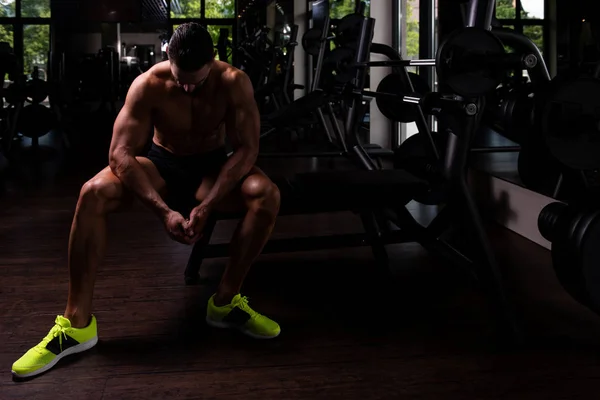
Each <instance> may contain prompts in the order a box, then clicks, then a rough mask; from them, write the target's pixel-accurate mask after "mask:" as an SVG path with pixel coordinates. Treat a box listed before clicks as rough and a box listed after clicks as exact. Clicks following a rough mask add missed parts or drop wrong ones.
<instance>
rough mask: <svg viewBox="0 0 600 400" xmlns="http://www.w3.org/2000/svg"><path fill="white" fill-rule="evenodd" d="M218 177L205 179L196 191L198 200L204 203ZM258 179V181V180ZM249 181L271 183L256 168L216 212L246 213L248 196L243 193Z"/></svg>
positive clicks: (218, 206) (253, 168) (209, 176)
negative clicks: (245, 184) (246, 182)
mask: <svg viewBox="0 0 600 400" xmlns="http://www.w3.org/2000/svg"><path fill="white" fill-rule="evenodd" d="M217 177H218V175H208V176H205V177H203V179H202V183H201V184H200V187H199V188H198V190H197V191H196V200H197V201H198V202H202V201H203V200H204V199H205V198H206V197H207V196H208V194H209V193H210V191H211V190H212V188H213V186H214V184H215V182H216V180H217ZM257 178H258V179H257ZM248 180H258V181H263V180H266V181H268V182H269V183H271V180H270V179H269V177H268V176H267V175H266V174H265V173H264V172H263V171H262V170H261V169H260V168H258V167H256V166H254V167H252V169H251V170H250V172H249V173H248V174H247V175H246V176H245V177H244V178H242V179H241V180H240V181H239V182H238V184H237V185H236V186H235V188H234V189H233V190H232V191H231V192H230V193H229V194H228V195H227V196H226V197H225V198H224V199H223V200H222V201H221V202H219V204H217V206H216V210H217V211H219V212H225V213H235V212H242V211H246V209H247V208H248V206H247V203H246V199H247V195H246V194H245V193H244V192H243V187H244V185H243V184H244V182H245V181H248Z"/></svg>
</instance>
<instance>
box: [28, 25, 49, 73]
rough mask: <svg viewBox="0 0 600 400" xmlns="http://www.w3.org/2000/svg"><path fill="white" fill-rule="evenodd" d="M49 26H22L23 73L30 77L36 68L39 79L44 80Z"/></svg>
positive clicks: (46, 65) (46, 66) (46, 67)
mask: <svg viewBox="0 0 600 400" xmlns="http://www.w3.org/2000/svg"><path fill="white" fill-rule="evenodd" d="M49 51H50V25H25V26H23V73H25V74H26V75H30V74H31V72H33V68H34V67H38V70H39V72H40V75H39V77H40V79H43V80H46V73H47V69H48V52H49Z"/></svg>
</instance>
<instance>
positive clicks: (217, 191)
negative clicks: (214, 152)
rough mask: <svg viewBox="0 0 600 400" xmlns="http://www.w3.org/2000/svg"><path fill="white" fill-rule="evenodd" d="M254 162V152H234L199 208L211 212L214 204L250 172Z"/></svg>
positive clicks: (243, 150)
mask: <svg viewBox="0 0 600 400" xmlns="http://www.w3.org/2000/svg"><path fill="white" fill-rule="evenodd" d="M255 162H256V154H255V152H254V151H252V150H245V149H242V150H238V151H235V152H234V153H233V154H232V155H231V157H229V159H228V160H227V162H226V163H225V164H224V165H223V167H222V168H221V172H220V173H219V176H218V177H217V180H216V181H215V184H214V185H213V187H212V189H211V191H210V192H209V193H208V195H207V196H206V198H205V199H204V200H203V201H202V204H201V206H202V207H204V208H206V209H207V210H208V211H210V210H212V209H213V208H214V206H215V204H218V203H219V202H220V201H221V200H223V198H225V196H227V194H229V193H230V192H231V191H232V190H233V189H234V188H235V187H236V186H237V184H238V183H239V182H240V180H241V179H242V178H243V177H244V176H246V175H247V174H248V173H249V172H250V170H251V169H252V167H253V166H254V163H255Z"/></svg>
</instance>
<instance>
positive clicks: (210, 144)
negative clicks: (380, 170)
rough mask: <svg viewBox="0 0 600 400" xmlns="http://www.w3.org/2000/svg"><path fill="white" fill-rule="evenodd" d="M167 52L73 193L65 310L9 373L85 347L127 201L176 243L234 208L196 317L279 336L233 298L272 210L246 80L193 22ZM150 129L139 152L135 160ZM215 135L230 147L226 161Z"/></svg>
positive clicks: (274, 198) (92, 340)
mask: <svg viewBox="0 0 600 400" xmlns="http://www.w3.org/2000/svg"><path fill="white" fill-rule="evenodd" d="M168 54H169V61H164V62H161V63H159V64H157V65H156V66H154V67H153V68H152V69H150V70H149V71H148V72H146V73H144V74H143V75H141V76H139V77H138V78H137V79H136V80H135V81H134V82H133V84H132V85H131V88H130V89H129V93H128V94H127V99H126V100H125V105H124V107H123V109H122V110H121V112H120V113H119V116H118V117H117V119H116V121H115V125H114V131H113V138H112V143H111V146H110V155H109V161H110V162H109V166H108V167H107V168H105V169H104V170H102V171H100V172H99V173H98V175H96V176H95V177H93V178H92V179H91V180H90V181H88V182H87V183H85V184H84V185H83V187H82V189H81V192H80V195H79V201H78V203H77V208H76V211H75V217H74V219H73V224H72V227H71V235H70V240H69V297H68V301H67V307H66V310H65V313H64V315H63V316H57V318H56V321H55V325H54V327H53V328H52V329H51V330H50V332H49V333H48V335H47V336H46V337H45V338H44V339H43V340H42V341H41V342H40V343H39V344H38V345H37V346H35V347H33V348H31V349H30V350H29V351H28V352H27V353H26V354H25V355H23V357H21V358H20V359H19V360H17V361H16V362H15V363H14V364H13V367H12V371H13V374H14V375H15V376H16V377H19V378H25V377H31V376H34V375H38V374H40V373H42V372H44V371H47V370H48V369H50V368H52V367H53V366H54V365H55V364H56V363H57V362H58V360H59V359H61V358H62V357H64V356H67V355H70V354H73V353H78V352H82V351H85V350H88V349H91V348H92V347H93V346H94V345H95V344H96V343H97V341H98V335H97V324H96V318H95V317H94V315H93V314H92V294H93V289H94V281H95V278H96V269H97V267H98V264H99V263H100V261H101V258H102V256H103V253H104V251H105V247H106V217H107V214H108V213H111V212H114V211H116V210H118V209H120V208H122V207H123V206H124V205H127V203H128V202H129V200H130V199H131V198H132V197H137V198H138V199H139V200H141V201H142V203H143V204H145V205H146V206H147V207H148V208H149V209H150V210H152V211H153V212H154V213H155V214H156V216H158V217H159V219H160V220H161V221H162V222H163V224H164V226H165V228H166V230H167V232H168V234H169V235H170V237H171V238H172V239H174V240H176V241H178V242H181V243H185V244H192V243H194V242H195V241H197V240H198V239H199V238H200V235H201V232H202V229H203V226H204V224H205V223H206V220H207V217H208V216H209V214H210V213H211V212H213V211H234V210H237V211H244V212H245V216H244V218H243V219H242V220H241V222H240V224H239V225H238V228H237V229H236V231H235V233H234V236H233V238H232V242H231V248H232V250H231V257H230V259H229V262H228V264H227V267H226V270H225V272H224V274H223V278H222V280H221V283H220V285H219V287H218V290H217V292H216V293H215V294H214V295H213V296H212V297H211V298H210V299H209V301H208V306H207V312H206V321H207V323H208V324H209V325H211V326H214V327H219V328H237V329H240V330H241V331H242V332H244V333H246V334H248V335H249V336H251V337H254V338H274V337H276V336H278V335H279V332H280V328H279V325H278V324H277V323H276V322H274V321H272V320H271V319H269V318H267V317H265V316H263V315H261V314H259V313H257V312H255V311H254V310H252V309H251V308H250V307H249V305H248V301H247V298H246V297H242V296H241V295H240V290H241V286H242V283H243V281H244V279H245V277H246V274H247V272H248V269H249V268H250V265H251V264H252V262H253V261H254V260H255V258H256V257H257V256H258V255H259V254H260V252H261V251H262V249H263V247H264V245H265V243H266V242H267V240H268V238H269V236H270V234H271V231H272V229H273V226H274V224H275V219H276V216H277V213H278V212H279V191H278V189H277V186H275V185H274V184H273V183H272V182H271V180H269V178H268V177H267V176H265V174H264V173H263V172H262V171H261V170H260V169H258V168H257V167H256V166H254V163H255V161H256V157H257V154H258V144H259V143H258V142H259V129H260V120H259V114H258V109H257V106H256V103H255V101H254V94H253V88H252V85H251V83H250V81H249V79H248V77H247V76H246V75H245V74H244V73H243V72H241V71H239V70H237V69H235V68H233V67H232V66H230V65H229V64H226V63H224V62H220V61H216V60H214V49H213V42H212V39H211V37H210V34H209V33H208V32H207V31H206V30H205V29H204V28H202V27H201V26H200V25H198V24H194V23H189V24H183V25H180V26H179V28H177V30H176V31H175V32H174V33H173V37H172V38H171V41H170V43H169V48H168ZM153 128H154V137H153V143H152V148H151V149H150V151H149V153H148V155H147V157H139V156H137V155H138V154H139V153H140V152H141V151H142V150H143V148H144V146H145V144H146V143H147V139H148V136H149V134H150V132H151V130H152V129H153ZM225 137H227V138H228V139H229V142H230V143H231V145H232V147H233V149H234V151H233V154H232V155H231V156H230V157H227V154H226V152H225V150H224V141H225ZM136 156H137V157H136ZM132 195H134V196H132ZM187 216H189V218H187V219H186V217H187Z"/></svg>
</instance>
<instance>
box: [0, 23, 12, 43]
mask: <svg viewBox="0 0 600 400" xmlns="http://www.w3.org/2000/svg"><path fill="white" fill-rule="evenodd" d="M14 32H15V28H14V27H13V26H12V25H0V42H6V43H8V44H9V45H10V47H12V48H13V49H14V48H15V40H14V36H15V34H14Z"/></svg>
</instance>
